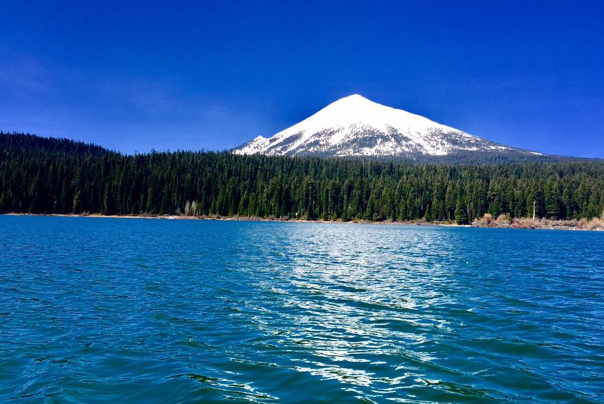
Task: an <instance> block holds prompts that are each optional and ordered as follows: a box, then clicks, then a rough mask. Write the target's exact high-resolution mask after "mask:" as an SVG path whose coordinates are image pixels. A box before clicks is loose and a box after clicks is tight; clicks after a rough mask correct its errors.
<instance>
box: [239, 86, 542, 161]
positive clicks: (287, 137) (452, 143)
mask: <svg viewBox="0 0 604 404" xmlns="http://www.w3.org/2000/svg"><path fill="white" fill-rule="evenodd" d="M233 153H235V154H265V155H269V156H316V157H347V158H403V159H410V160H418V159H424V158H428V159H431V158H434V157H436V158H439V157H445V156H449V157H451V156H453V155H456V154H457V155H462V154H467V153H470V154H472V153H476V154H485V153H486V154H492V155H506V156H516V157H522V156H525V157H527V156H543V155H542V154H541V153H536V152H532V151H528V150H523V149H519V148H514V147H510V146H505V145H501V144H498V143H495V142H491V141H489V140H486V139H483V138H480V137H477V136H473V135H470V134H468V133H466V132H464V131H461V130H459V129H455V128H452V127H450V126H447V125H443V124H440V123H437V122H434V121H432V120H430V119H428V118H425V117H423V116H421V115H417V114H413V113H410V112H407V111H404V110H402V109H396V108H392V107H389V106H385V105H382V104H378V103H376V102H373V101H371V100H368V99H367V98H365V97H363V96H361V95H359V94H353V95H350V96H348V97H344V98H341V99H339V100H337V101H335V102H333V103H331V104H329V105H328V106H326V107H325V108H323V109H321V110H319V111H318V112H317V113H315V114H313V115H311V116H310V117H308V118H306V119H304V120H302V121H301V122H299V123H297V124H295V125H293V126H291V127H289V128H287V129H285V130H283V131H281V132H278V133H277V134H275V135H273V136H271V137H268V138H266V137H263V136H258V137H256V138H255V139H253V140H252V141H250V142H247V143H245V144H243V145H241V146H239V147H237V148H235V149H233Z"/></svg>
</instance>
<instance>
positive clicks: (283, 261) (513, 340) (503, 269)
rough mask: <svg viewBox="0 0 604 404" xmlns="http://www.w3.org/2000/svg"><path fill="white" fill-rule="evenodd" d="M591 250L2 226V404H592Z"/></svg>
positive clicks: (353, 233) (326, 234) (550, 239)
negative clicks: (514, 403) (270, 403)
mask: <svg viewBox="0 0 604 404" xmlns="http://www.w3.org/2000/svg"><path fill="white" fill-rule="evenodd" d="M603 247H604V234H602V233H592V232H562V231H558V232H554V231H523V230H495V229H469V228H435V227H417V226H414V227H405V226H384V225H353V224H333V225H329V224H314V223H313V224H300V223H267V222H258V223H254V222H213V221H178V220H126V219H98V218H54V217H8V216H0V402H9V403H10V402H15V403H30V402H31V403H40V402H48V403H55V402H56V403H176V402H179V403H211V402H221V401H227V402H258V403H263V402H285V403H305V402H326V403H327V402H329V403H352V402H363V403H370V402H376V403H383V402H403V403H421V402H425V403H429V402H430V403H432V402H463V403H472V402H475V403H488V402H527V403H528V402H542V403H552V402H566V403H602V402H604V248H603Z"/></svg>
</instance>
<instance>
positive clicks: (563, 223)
mask: <svg viewBox="0 0 604 404" xmlns="http://www.w3.org/2000/svg"><path fill="white" fill-rule="evenodd" d="M0 216H34V217H45V216H46V217H84V218H85V217H89V218H101V219H103V218H105V219H154V220H191V221H197V220H213V221H225V222H280V223H317V224H344V225H345V224H375V225H383V226H423V227H460V228H464V227H465V228H468V227H470V228H485V229H521V230H566V231H604V226H597V225H596V226H592V227H587V228H586V227H585V224H589V223H590V222H587V221H584V219H582V220H581V221H578V220H570V221H569V220H548V219H538V220H536V221H534V222H533V221H532V219H527V218H520V219H512V220H507V221H500V220H494V221H488V222H484V221H483V220H481V219H477V220H475V221H474V222H473V223H472V224H457V223H451V222H426V221H422V220H417V221H403V222H401V221H379V222H377V221H368V220H350V221H346V222H344V221H342V220H340V219H338V220H322V219H317V220H308V219H282V218H259V217H248V216H233V217H228V216H218V215H216V216H214V215H212V216H184V215H178V216H177V215H163V216H160V215H102V214H98V213H95V214H73V213H72V214H66V213H0ZM595 220H598V219H595Z"/></svg>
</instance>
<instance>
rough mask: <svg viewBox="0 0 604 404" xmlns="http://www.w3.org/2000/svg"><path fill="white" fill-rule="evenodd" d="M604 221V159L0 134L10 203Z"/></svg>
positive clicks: (129, 211) (19, 206)
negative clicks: (253, 149) (311, 154)
mask: <svg viewBox="0 0 604 404" xmlns="http://www.w3.org/2000/svg"><path fill="white" fill-rule="evenodd" d="M533 206H535V214H536V216H537V217H547V218H551V219H579V218H587V219H590V218H593V217H599V216H601V215H602V214H603V211H604V162H601V161H584V162H573V161H569V162H564V161H554V162H549V163H545V162H533V163H507V164H492V165H452V164H411V163H394V162H379V161H354V160H341V159H319V158H291V157H266V156H238V155H233V154H231V153H228V152H220V153H216V152H203V151H202V152H184V151H177V152H162V153H157V152H152V153H149V154H135V155H123V154H120V153H117V152H112V151H109V150H106V149H103V148H101V147H98V146H94V145H89V144H85V143H81V142H74V141H70V140H66V139H46V138H41V137H37V136H33V135H23V134H4V133H1V132H0V211H1V212H16V213H62V214H68V213H101V214H105V215H116V214H117V215H138V214H158V215H164V214H169V215H175V214H176V215H177V214H187V215H220V216H234V215H238V216H252V217H276V218H300V219H324V220H337V219H341V220H345V221H346V220H354V219H363V220H376V221H380V220H395V221H406V220H418V219H425V220H428V221H456V222H458V223H467V222H469V221H471V220H472V219H474V218H477V217H481V216H482V215H483V214H485V213H490V214H491V215H493V216H495V217H497V216H499V215H500V214H509V215H510V216H511V217H527V216H532V214H533Z"/></svg>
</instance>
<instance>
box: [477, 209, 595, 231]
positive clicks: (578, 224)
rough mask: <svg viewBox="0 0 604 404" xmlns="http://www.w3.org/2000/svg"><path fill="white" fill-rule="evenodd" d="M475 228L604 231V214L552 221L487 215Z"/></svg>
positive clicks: (479, 220) (478, 220)
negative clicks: (586, 217)
mask: <svg viewBox="0 0 604 404" xmlns="http://www.w3.org/2000/svg"><path fill="white" fill-rule="evenodd" d="M472 226H473V227H497V228H511V229H551V230H601V231H602V230H604V214H603V215H602V217H601V218H593V219H591V220H587V219H581V220H550V219H538V218H537V219H532V218H528V217H521V218H510V216H509V215H499V216H498V217H497V218H493V216H492V215H491V214H489V213H486V214H485V215H484V216H482V217H481V218H480V219H476V220H474V221H473V222H472Z"/></svg>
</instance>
